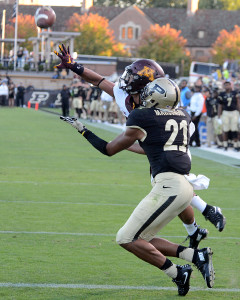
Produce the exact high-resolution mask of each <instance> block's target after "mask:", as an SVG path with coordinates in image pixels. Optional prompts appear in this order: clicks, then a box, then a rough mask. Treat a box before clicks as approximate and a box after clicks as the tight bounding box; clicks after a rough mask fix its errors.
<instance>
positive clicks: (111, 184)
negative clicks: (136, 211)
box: [0, 180, 148, 187]
mask: <svg viewBox="0 0 240 300" xmlns="http://www.w3.org/2000/svg"><path fill="white" fill-rule="evenodd" d="M0 183H20V184H22V183H23V184H24V183H25V184H34V185H41V184H59V185H87V186H127V187H133V186H137V187H142V186H143V187H145V186H148V185H147V184H146V185H144V184H141V185H138V184H118V183H89V182H44V181H43V182H37V181H18V180H13V181H11V180H0Z"/></svg>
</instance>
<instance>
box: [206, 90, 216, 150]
mask: <svg viewBox="0 0 240 300" xmlns="http://www.w3.org/2000/svg"><path fill="white" fill-rule="evenodd" d="M204 95H205V97H206V102H205V103H206V109H207V122H206V123H207V146H208V147H211V146H212V144H213V143H214V142H215V136H214V121H215V119H216V118H217V105H218V103H217V98H213V96H212V95H211V92H210V90H209V89H208V88H206V89H205V91H204Z"/></svg>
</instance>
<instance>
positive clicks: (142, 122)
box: [127, 108, 191, 177]
mask: <svg viewBox="0 0 240 300" xmlns="http://www.w3.org/2000/svg"><path fill="white" fill-rule="evenodd" d="M190 122H191V118H190V116H189V115H188V113H187V112H185V111H184V110H182V109H176V110H172V111H169V110H160V109H156V108H140V109H135V110H133V111H132V112H131V113H130V115H129V117H128V120H127V126H128V127H133V128H136V127H137V128H141V130H143V131H144V132H145V133H146V137H145V139H144V140H142V141H139V144H140V146H141V147H142V148H143V149H144V151H145V153H146V155H147V157H148V160H149V163H150V166H151V169H152V175H153V177H155V176H156V175H157V174H159V173H163V172H174V173H179V174H187V173H189V171H190V169H191V161H190V158H189V155H188V154H187V150H188V144H189V139H190V134H189V124H190Z"/></svg>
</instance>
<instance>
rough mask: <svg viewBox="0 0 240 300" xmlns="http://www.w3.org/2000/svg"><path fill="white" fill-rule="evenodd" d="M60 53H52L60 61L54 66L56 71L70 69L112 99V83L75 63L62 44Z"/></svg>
mask: <svg viewBox="0 0 240 300" xmlns="http://www.w3.org/2000/svg"><path fill="white" fill-rule="evenodd" d="M59 49H60V53H59V52H57V51H54V53H55V54H56V55H57V56H58V57H59V58H60V59H61V63H60V64H59V65H57V66H56V68H58V69H70V70H72V71H73V72H74V73H76V74H77V75H79V76H81V77H82V78H83V79H84V80H85V81H87V82H89V83H91V84H93V85H95V86H98V87H99V88H101V89H102V90H104V91H105V92H106V93H108V94H109V95H110V96H112V97H113V87H114V83H113V82H111V81H108V80H106V79H105V78H104V77H102V76H101V75H100V74H98V73H96V72H94V71H92V70H90V69H87V68H85V67H84V66H83V65H82V64H78V63H76V62H75V61H74V60H73V58H72V57H71V55H70V51H69V47H68V49H66V47H65V46H64V45H63V44H62V45H59Z"/></svg>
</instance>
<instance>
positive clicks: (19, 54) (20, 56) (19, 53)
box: [17, 47, 23, 68]
mask: <svg viewBox="0 0 240 300" xmlns="http://www.w3.org/2000/svg"><path fill="white" fill-rule="evenodd" d="M22 59H23V48H22V47H20V48H19V49H18V51H17V67H18V68H22V67H23V65H22Z"/></svg>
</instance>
